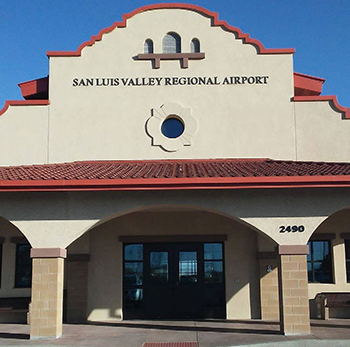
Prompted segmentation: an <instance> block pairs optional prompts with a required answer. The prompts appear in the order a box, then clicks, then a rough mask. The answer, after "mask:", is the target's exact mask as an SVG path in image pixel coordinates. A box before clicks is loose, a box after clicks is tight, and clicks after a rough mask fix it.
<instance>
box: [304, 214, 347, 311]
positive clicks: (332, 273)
mask: <svg viewBox="0 0 350 347" xmlns="http://www.w3.org/2000/svg"><path fill="white" fill-rule="evenodd" d="M349 225H350V208H344V209H342V210H339V211H337V212H335V213H333V214H332V215H330V216H329V217H328V218H327V219H325V220H324V221H323V222H322V223H321V224H320V225H319V226H318V227H317V228H316V229H315V231H314V232H313V233H312V235H311V237H310V239H309V241H308V245H309V254H308V258H307V260H308V281H309V300H310V311H311V312H310V313H311V318H317V317H319V316H320V315H321V312H320V311H319V310H320V308H319V306H320V305H317V299H318V298H319V295H318V294H320V293H327V292H329V293H335V292H348V291H349V286H350V231H349ZM329 317H330V318H350V313H349V312H348V310H346V309H345V308H344V307H330V308H329Z"/></svg>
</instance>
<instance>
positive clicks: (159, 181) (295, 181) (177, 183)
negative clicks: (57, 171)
mask: <svg viewBox="0 0 350 347" xmlns="http://www.w3.org/2000/svg"><path fill="white" fill-rule="evenodd" d="M327 187H328V188H334V187H350V177H349V176H347V177H334V176H313V177H289V176H283V177H215V178H174V179H172V178H170V179H166V178H153V179H125V180H120V179H118V180H110V179H109V180H100V179H94V180H38V181H33V180H26V181H0V192H8V191H16V192H22V191H47V192H50V191H111V190H113V191H117V190H189V189H191V190H207V189H262V188H263V189H268V188H273V189H276V188H327Z"/></svg>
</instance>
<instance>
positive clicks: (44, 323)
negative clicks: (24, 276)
mask: <svg viewBox="0 0 350 347" xmlns="http://www.w3.org/2000/svg"><path fill="white" fill-rule="evenodd" d="M66 256H67V251H66V250H65V249H62V248H32V249H31V257H32V258H33V277H32V303H31V310H30V323H31V324H30V338H31V339H41V338H58V337H60V336H61V335H62V317H63V272H64V258H66Z"/></svg>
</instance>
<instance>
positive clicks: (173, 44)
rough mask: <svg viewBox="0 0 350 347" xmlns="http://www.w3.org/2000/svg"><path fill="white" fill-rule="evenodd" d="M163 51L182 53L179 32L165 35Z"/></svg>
mask: <svg viewBox="0 0 350 347" xmlns="http://www.w3.org/2000/svg"><path fill="white" fill-rule="evenodd" d="M162 48H163V53H166V54H172V53H181V37H180V35H179V34H177V33H174V32H169V33H167V34H166V35H165V36H164V37H163V45H162Z"/></svg>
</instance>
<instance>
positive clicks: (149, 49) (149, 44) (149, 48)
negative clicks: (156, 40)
mask: <svg viewBox="0 0 350 347" xmlns="http://www.w3.org/2000/svg"><path fill="white" fill-rule="evenodd" d="M143 53H145V54H152V53H154V48H153V41H152V40H151V39H147V40H146V41H145V42H144V44H143Z"/></svg>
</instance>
